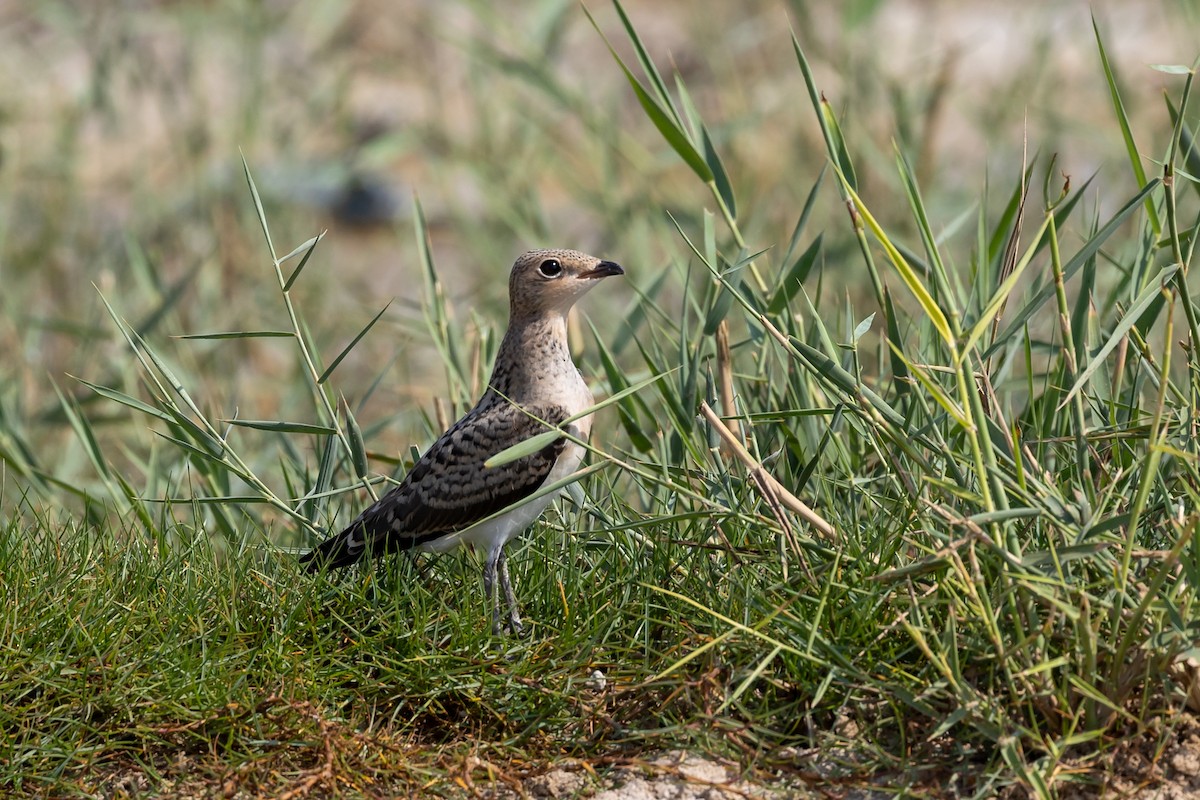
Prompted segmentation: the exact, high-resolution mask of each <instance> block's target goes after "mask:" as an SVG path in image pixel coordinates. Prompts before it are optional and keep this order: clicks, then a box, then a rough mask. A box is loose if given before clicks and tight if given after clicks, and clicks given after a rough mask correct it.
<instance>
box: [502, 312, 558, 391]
mask: <svg viewBox="0 0 1200 800" xmlns="http://www.w3.org/2000/svg"><path fill="white" fill-rule="evenodd" d="M568 371H569V373H568ZM564 373H568V374H575V363H574V362H573V361H572V360H571V350H570V347H569V345H568V343H567V318H566V315H564V314H548V315H542V316H538V317H535V318H532V319H513V320H511V321H510V323H509V326H508V331H507V332H506V333H505V334H504V340H503V341H502V342H500V350H499V352H498V353H497V354H496V365H495V366H494V367H493V368H492V377H491V380H489V381H488V386H489V388H490V389H493V390H494V391H496V392H498V393H499V394H501V395H504V396H505V397H507V398H509V399H510V400H514V401H517V402H527V401H531V400H534V399H536V398H537V397H538V395H540V394H542V393H543V391H544V389H543V387H545V386H547V385H550V384H552V383H554V382H556V381H558V380H561V378H562V376H563V374H564Z"/></svg>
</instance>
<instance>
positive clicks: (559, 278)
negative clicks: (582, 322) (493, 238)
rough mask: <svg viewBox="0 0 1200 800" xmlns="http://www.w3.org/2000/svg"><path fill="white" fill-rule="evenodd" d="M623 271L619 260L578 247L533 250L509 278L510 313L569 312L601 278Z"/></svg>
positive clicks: (514, 317) (521, 314) (517, 314)
mask: <svg viewBox="0 0 1200 800" xmlns="http://www.w3.org/2000/svg"><path fill="white" fill-rule="evenodd" d="M624 274H625V270H623V269H621V266H620V265H619V264H616V263H614V262H612V261H602V260H601V259H599V258H596V257H595V256H589V255H588V254H586V253H580V252H579V251H577V250H531V251H529V252H528V253H525V254H524V255H522V256H521V257H520V258H518V259H517V261H516V263H515V264H513V268H512V274H511V275H510V276H509V279H508V296H509V303H510V307H511V316H512V318H513V319H518V318H523V317H529V316H536V315H540V314H546V313H555V312H557V313H560V314H562V315H563V316H566V314H567V312H568V311H570V310H571V306H573V305H575V301H576V300H578V299H579V298H580V297H583V295H584V294H586V293H587V290H588V289H591V288H592V287H593V286H595V285H596V284H597V283H599V282H600V279H601V278H607V277H608V276H609V275H624Z"/></svg>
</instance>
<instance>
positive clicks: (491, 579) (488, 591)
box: [483, 550, 507, 636]
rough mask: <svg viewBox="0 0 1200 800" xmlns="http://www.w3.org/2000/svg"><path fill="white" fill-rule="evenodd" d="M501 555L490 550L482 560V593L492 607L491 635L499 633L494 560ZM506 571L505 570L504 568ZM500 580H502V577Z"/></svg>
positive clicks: (498, 607)
mask: <svg viewBox="0 0 1200 800" xmlns="http://www.w3.org/2000/svg"><path fill="white" fill-rule="evenodd" d="M501 555H502V551H501V552H497V551H494V550H493V551H492V552H490V553H488V555H487V561H485V562H483V594H484V596H485V597H486V598H487V604H488V607H489V608H491V609H492V635H493V636H499V635H500V633H501V626H500V603H499V602H498V601H497V599H496V561H497V559H498V558H499V557H500V556H501ZM505 573H507V570H505ZM501 581H502V582H504V579H503V577H502V578H501Z"/></svg>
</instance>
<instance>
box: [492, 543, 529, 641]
mask: <svg viewBox="0 0 1200 800" xmlns="http://www.w3.org/2000/svg"><path fill="white" fill-rule="evenodd" d="M497 565H498V566H499V567H500V588H501V589H503V590H504V602H506V603H508V624H509V627H510V628H511V629H512V632H513V633H515V634H516V635H517V636H520V635H521V634H522V633H524V632H525V626H524V625H522V624H521V611H520V609H518V608H517V596H516V594H515V593H514V592H513V588H512V580H511V579H510V578H509V577H508V556H506V555H505V554H504V550H503V548H502V549H501V550H500V557H499V559H498V564H497ZM499 613H500V609H499V608H498V607H497V609H496V614H497V616H496V619H499V618H500V617H499Z"/></svg>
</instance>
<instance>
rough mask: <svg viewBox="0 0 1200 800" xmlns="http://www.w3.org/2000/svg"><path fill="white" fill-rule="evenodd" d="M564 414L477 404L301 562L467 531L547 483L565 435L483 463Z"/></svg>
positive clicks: (318, 562) (343, 558)
mask: <svg viewBox="0 0 1200 800" xmlns="http://www.w3.org/2000/svg"><path fill="white" fill-rule="evenodd" d="M567 416H568V415H567V413H566V410H565V409H563V408H560V407H558V406H531V407H528V408H526V409H524V410H522V409H521V408H519V407H517V406H514V405H512V404H511V403H509V402H507V401H504V400H501V401H500V402H498V403H494V404H492V405H489V406H487V407H486V408H484V407H476V408H475V409H474V410H472V411H471V412H470V413H469V414H467V415H466V416H465V417H463V418H462V419H460V420H459V421H458V422H456V423H455V424H454V427H452V428H450V430H448V431H446V432H445V433H444V434H442V436H441V438H440V439H438V440H437V441H436V442H434V444H433V446H432V447H430V448H429V450H428V451H426V453H425V455H423V456H421V458H420V459H419V460H418V461H417V463H416V464H414V465H413V468H412V469H411V470H410V471H409V473H408V474H407V475H406V476H404V480H403V481H402V482H401V483H400V485H399V486H397V487H396V488H395V489H393V490H392V491H390V492H388V493H387V494H386V495H384V496H383V497H381V498H380V499H379V500H378V502H376V503H375V504H374V505H372V506H371V507H370V508H368V509H367V510H366V511H364V512H363V513H361V514H359V515H358V518H357V519H355V520H354V521H353V522H351V523H350V524H349V525H348V526H346V529H345V530H343V531H342V532H341V533H339V534H338V535H337V536H334V537H332V538H331V539H328V540H326V541H325V542H323V543H322V544H320V545H318V546H317V547H316V548H314V549H313V550H312V551H310V552H309V553H307V554H306V555H305V556H303V557H302V558H301V559H300V563H302V564H307V565H308V569H309V570H310V571H316V570H318V569H321V568H322V567H330V568H337V567H344V566H348V565H350V564H353V563H354V562H356V561H358V560H359V559H360V558H361V557H362V556H363V554H364V553H366V552H370V553H373V554H382V553H386V552H390V551H394V550H407V549H409V548H411V547H416V546H417V545H419V544H423V543H424V542H428V541H431V540H433V539H437V538H438V537H440V536H444V535H446V534H449V533H454V532H456V531H461V530H464V529H466V528H469V527H471V526H472V525H474V524H475V523H476V522H479V521H480V520H482V519H485V518H487V517H489V516H491V515H492V514H494V513H496V512H497V511H500V510H502V509H504V508H506V507H507V506H510V505H512V504H514V503H517V502H519V501H520V500H523V499H524V498H526V497H528V496H529V495H531V494H533V493H534V492H536V491H537V490H538V487H540V486H541V485H542V484H543V483H544V482H545V480H546V476H547V475H549V474H550V469H551V467H553V466H554V462H555V461H556V460H558V457H559V455H560V454H561V453H562V451H563V448H564V447H565V446H566V443H567V440H566V439H563V438H561V437H560V438H558V439H555V440H554V441H553V442H551V443H550V444H548V445H546V446H545V447H543V448H542V449H541V450H538V451H537V452H536V453H534V454H532V455H529V456H525V457H524V458H520V459H518V460H516V461H512V462H510V463H508V464H504V465H503V466H498V467H492V468H488V467H485V466H484V465H483V462H485V461H487V460H488V459H489V458H491V457H492V456H494V455H496V454H497V453H500V452H502V451H504V450H506V449H508V448H509V447H512V446H513V445H515V444H519V443H520V442H523V441H525V440H526V439H528V438H530V437H532V436H537V435H538V434H540V433H545V432H546V424H545V423H549V424H550V425H558V424H559V423H561V422H562V421H563V420H565V419H566V418H567ZM543 421H544V422H543Z"/></svg>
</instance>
